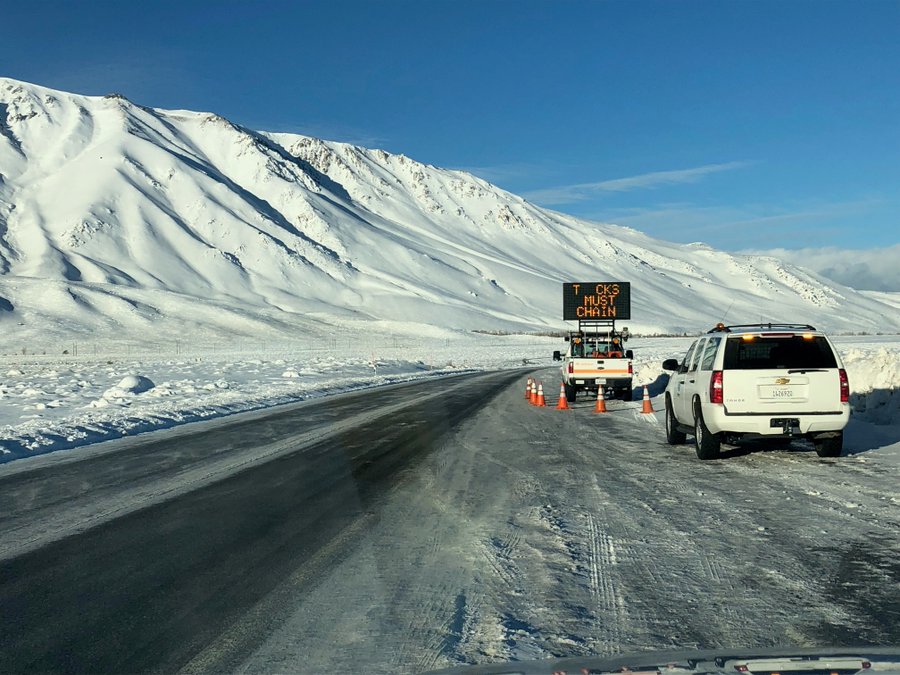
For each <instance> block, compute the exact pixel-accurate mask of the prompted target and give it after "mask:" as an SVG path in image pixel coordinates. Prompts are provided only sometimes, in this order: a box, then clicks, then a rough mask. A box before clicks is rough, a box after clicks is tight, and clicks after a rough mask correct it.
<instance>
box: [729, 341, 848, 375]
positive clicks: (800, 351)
mask: <svg viewBox="0 0 900 675" xmlns="http://www.w3.org/2000/svg"><path fill="white" fill-rule="evenodd" d="M722 367H723V368H725V369H726V370H763V369H766V368H836V367H837V361H835V358H834V352H833V351H832V350H831V346H830V345H829V344H828V341H827V340H826V339H825V338H824V337H822V336H821V335H816V336H814V337H813V338H812V339H804V338H803V336H802V335H794V336H791V337H787V336H785V337H757V336H754V338H753V339H752V340H744V339H743V338H740V337H730V338H728V340H727V341H726V342H725V359H724V365H723V366H722Z"/></svg>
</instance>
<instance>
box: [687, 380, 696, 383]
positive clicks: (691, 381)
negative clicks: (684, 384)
mask: <svg viewBox="0 0 900 675" xmlns="http://www.w3.org/2000/svg"><path fill="white" fill-rule="evenodd" d="M696 381H697V380H688V382H690V383H691V384H694V382H696Z"/></svg>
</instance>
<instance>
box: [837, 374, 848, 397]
mask: <svg viewBox="0 0 900 675" xmlns="http://www.w3.org/2000/svg"><path fill="white" fill-rule="evenodd" d="M838 376H839V377H840V378H841V403H849V402H850V381H849V380H848V379H847V371H846V370H844V369H843V368H841V369H840V370H838Z"/></svg>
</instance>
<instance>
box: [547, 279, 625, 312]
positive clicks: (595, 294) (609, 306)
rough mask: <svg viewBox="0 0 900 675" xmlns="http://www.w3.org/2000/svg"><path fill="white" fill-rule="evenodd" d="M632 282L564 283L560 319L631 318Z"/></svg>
mask: <svg viewBox="0 0 900 675" xmlns="http://www.w3.org/2000/svg"><path fill="white" fill-rule="evenodd" d="M630 318H631V283H630V282H627V281H591V282H578V283H569V284H563V319H565V320H566V321H573V320H578V319H583V320H587V321H590V320H597V319H605V320H609V319H630Z"/></svg>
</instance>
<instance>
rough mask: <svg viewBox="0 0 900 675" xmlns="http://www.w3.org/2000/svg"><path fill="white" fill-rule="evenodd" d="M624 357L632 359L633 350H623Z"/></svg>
mask: <svg viewBox="0 0 900 675" xmlns="http://www.w3.org/2000/svg"><path fill="white" fill-rule="evenodd" d="M625 358H626V359H633V358H634V352H633V351H631V350H630V349H626V350H625Z"/></svg>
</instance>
